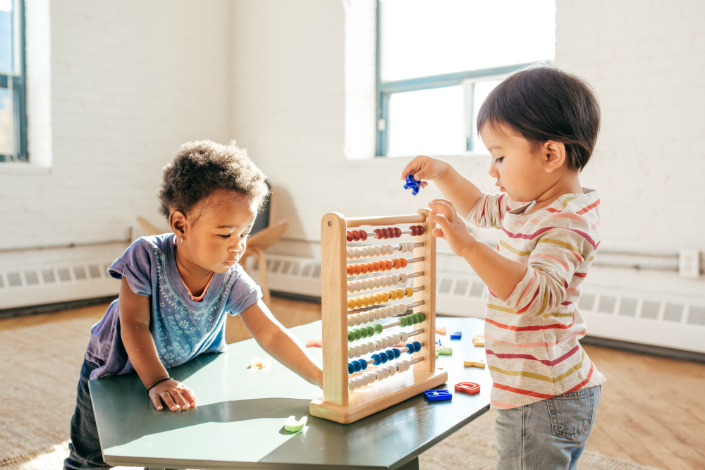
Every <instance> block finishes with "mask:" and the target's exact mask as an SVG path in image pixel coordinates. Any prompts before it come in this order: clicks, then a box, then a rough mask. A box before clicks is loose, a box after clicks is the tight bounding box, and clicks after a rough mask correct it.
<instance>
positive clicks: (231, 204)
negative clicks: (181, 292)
mask: <svg viewBox="0 0 705 470" xmlns="http://www.w3.org/2000/svg"><path fill="white" fill-rule="evenodd" d="M193 212H194V215H198V214H200V216H199V217H198V219H196V220H195V222H193V223H191V222H186V225H187V227H186V228H185V233H184V242H183V243H182V244H179V249H180V250H182V253H183V254H184V255H185V256H186V257H187V258H188V259H189V260H190V261H192V262H193V263H195V264H196V265H198V266H200V267H201V268H203V269H207V270H208V271H214V272H217V273H222V272H226V271H228V270H229V269H230V268H232V267H233V266H234V265H235V264H237V262H238V261H239V260H240V258H241V257H242V255H243V253H245V248H246V247H247V236H248V235H249V233H250V230H251V229H252V224H253V223H254V221H255V216H256V215H257V207H256V206H255V205H254V204H252V203H251V201H249V200H248V199H247V198H246V197H245V196H243V195H241V194H238V193H236V192H235V191H229V190H218V191H216V192H214V193H213V194H211V195H210V196H209V197H208V199H206V200H205V201H202V202H201V203H199V205H198V206H197V207H196V209H195V210H194V211H193ZM194 215H192V216H191V218H194ZM177 236H178V234H177Z"/></svg>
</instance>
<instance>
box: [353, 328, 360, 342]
mask: <svg viewBox="0 0 705 470" xmlns="http://www.w3.org/2000/svg"><path fill="white" fill-rule="evenodd" d="M352 331H353V334H354V335H355V341H357V340H359V339H360V338H361V337H362V334H361V333H360V330H359V329H358V328H355V329H354V330H352Z"/></svg>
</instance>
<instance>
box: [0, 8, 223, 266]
mask: <svg viewBox="0 0 705 470" xmlns="http://www.w3.org/2000/svg"><path fill="white" fill-rule="evenodd" d="M27 4H28V7H27V10H28V11H27V13H28V18H27V21H28V23H30V22H32V21H35V23H30V24H28V26H27V30H28V37H27V40H28V44H27V51H28V53H30V54H33V53H34V52H35V51H37V50H38V49H40V50H41V44H38V41H41V39H42V34H41V32H38V31H37V29H38V28H42V29H44V30H45V31H46V32H49V31H50V33H49V34H50V47H51V50H50V54H48V53H47V54H46V55H47V56H49V57H46V58H45V60H44V63H41V61H40V62H39V63H38V61H37V60H36V55H34V54H33V55H32V58H34V59H35V61H34V63H33V62H32V60H31V59H30V60H29V61H28V80H29V81H30V82H31V81H32V80H35V82H36V81H40V82H41V81H42V80H44V82H43V83H47V82H48V81H47V73H48V71H49V70H50V71H51V78H50V87H51V90H50V93H49V91H48V90H46V96H41V95H40V96H37V95H32V96H30V97H29V98H28V100H29V112H28V120H29V122H30V132H32V125H33V124H36V123H37V121H40V122H44V123H50V124H51V127H50V128H49V129H50V131H51V134H50V137H49V139H46V138H45V139H44V140H42V139H40V138H38V135H37V132H32V133H31V134H30V136H29V139H30V144H31V150H32V152H33V154H32V155H31V156H30V158H32V159H33V160H35V161H36V160H37V159H39V160H42V159H46V158H47V152H48V151H49V150H51V155H49V158H50V159H51V169H50V170H48V171H44V172H36V171H24V172H23V171H20V170H17V169H7V168H5V169H4V168H3V167H2V165H0V201H2V202H1V203H0V220H1V221H2V223H0V247H3V248H9V247H17V246H33V245H53V244H61V243H67V242H81V241H94V240H106V239H108V240H109V239H116V238H125V237H127V234H128V228H129V226H130V225H135V223H136V222H135V218H136V217H137V216H138V215H143V216H145V217H147V218H151V219H153V220H156V219H157V217H158V216H157V201H156V197H155V194H156V192H157V191H158V189H159V181H160V176H161V168H162V166H163V165H164V164H165V163H166V162H168V161H169V160H170V159H171V158H172V156H173V154H174V152H175V151H176V150H177V148H178V146H179V144H181V143H183V142H185V141H188V140H195V139H213V140H216V141H219V142H225V141H227V140H228V137H229V134H230V132H229V128H230V123H229V108H228V105H227V102H228V96H229V83H228V82H229V70H230V67H229V60H230V59H229V50H230V49H229V42H228V37H229V34H230V32H229V30H230V5H229V2H228V1H226V0H217V1H216V0H213V1H208V2H194V1H188V0H179V1H171V0H159V1H155V0H150V1H147V2H145V1H140V0H129V1H120V2H113V1H107V0H100V1H95V0H62V1H55V2H51V8H50V11H49V12H47V7H48V6H49V2H48V1H36V2H35V1H34V0H33V1H30V2H27ZM38 17H39V18H38ZM42 18H44V19H42ZM45 49H46V48H45ZM45 52H46V51H45ZM47 60H49V61H50V63H46V62H47ZM47 97H50V100H51V102H50V106H49V107H48V108H46V107H45V109H49V110H50V112H51V117H50V118H49V116H46V115H41V113H40V111H37V107H36V106H35V107H32V103H33V102H34V103H35V104H36V103H37V102H38V100H39V99H41V98H43V99H46V98H47ZM38 113H39V114H38ZM47 127H48V124H47V125H45V126H44V129H46V128H47ZM52 134H53V139H52V138H51V135H52ZM47 140H48V142H49V143H50V146H48V145H46V142H47ZM45 255H46V252H44V253H42V252H37V253H33V254H32V253H25V254H24V255H23V259H24V260H25V261H26V262H36V263H41V262H42V260H43V259H44V257H45ZM66 256H67V257H70V256H73V255H71V254H69V253H67V254H66ZM33 257H34V258H35V259H34V261H32V258H33ZM15 258H16V255H13V256H10V255H5V256H4V257H3V256H2V255H1V254H0V270H1V268H2V266H3V262H4V261H5V262H10V261H13V262H14V260H15Z"/></svg>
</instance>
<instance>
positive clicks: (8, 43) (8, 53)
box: [0, 0, 13, 73]
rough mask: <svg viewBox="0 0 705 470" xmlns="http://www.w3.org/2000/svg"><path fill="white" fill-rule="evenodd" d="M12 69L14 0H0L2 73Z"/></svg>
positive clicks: (0, 61)
mask: <svg viewBox="0 0 705 470" xmlns="http://www.w3.org/2000/svg"><path fill="white" fill-rule="evenodd" d="M12 69H13V67H12V0H0V73H12V71H13V70H12Z"/></svg>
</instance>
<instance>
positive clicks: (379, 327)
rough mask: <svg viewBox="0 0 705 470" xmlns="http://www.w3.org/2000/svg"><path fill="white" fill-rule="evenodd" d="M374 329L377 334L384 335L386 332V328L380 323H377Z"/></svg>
mask: <svg viewBox="0 0 705 470" xmlns="http://www.w3.org/2000/svg"><path fill="white" fill-rule="evenodd" d="M373 328H374V329H375V331H376V332H377V334H380V333H382V331H384V328H382V325H380V324H379V323H375V324H374V327H373Z"/></svg>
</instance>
